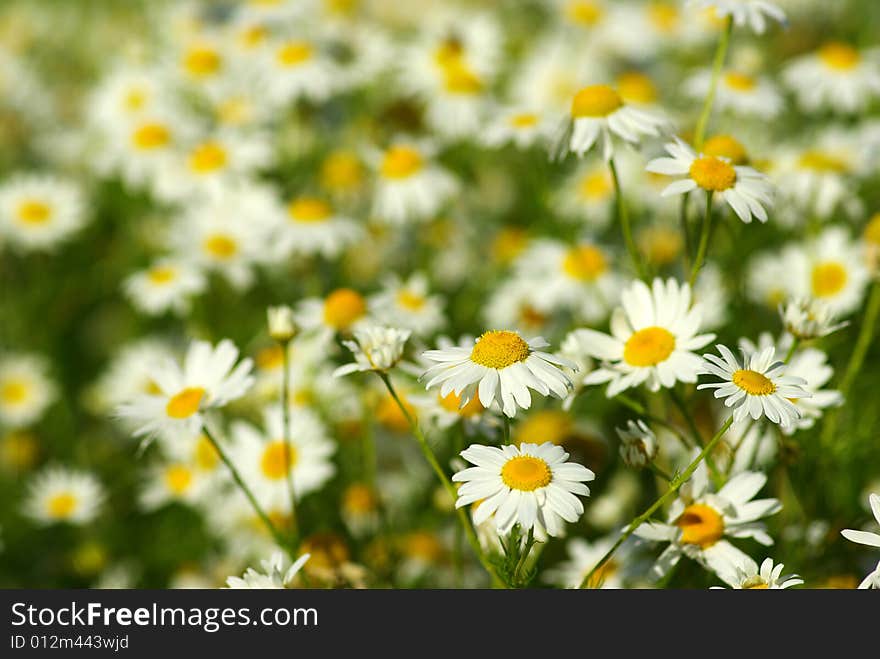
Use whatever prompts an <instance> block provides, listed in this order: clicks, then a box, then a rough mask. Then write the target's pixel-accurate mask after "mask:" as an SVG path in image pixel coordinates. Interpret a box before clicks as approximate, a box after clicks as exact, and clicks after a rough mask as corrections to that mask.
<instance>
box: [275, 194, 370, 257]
mask: <svg viewBox="0 0 880 659" xmlns="http://www.w3.org/2000/svg"><path fill="white" fill-rule="evenodd" d="M285 220H286V221H284V222H282V223H281V226H280V227H279V228H278V234H279V236H278V249H279V250H280V252H281V253H282V254H285V255H289V254H302V255H311V254H320V255H322V256H324V257H326V258H335V257H336V256H338V255H339V254H340V253H341V252H342V251H343V250H345V249H346V248H348V247H350V246H352V245H355V244H357V243H358V242H360V241H362V240H363V239H364V230H363V228H362V227H361V225H359V224H358V223H357V222H355V221H354V220H352V219H351V218H349V217H347V216H346V215H345V214H344V213H341V212H339V211H338V210H336V209H335V208H334V207H333V205H331V204H330V203H329V202H328V201H326V200H324V199H322V198H320V197H314V196H308V195H301V196H299V197H297V198H295V199H293V200H292V201H290V202H289V203H288V204H287V214H286V218H285Z"/></svg>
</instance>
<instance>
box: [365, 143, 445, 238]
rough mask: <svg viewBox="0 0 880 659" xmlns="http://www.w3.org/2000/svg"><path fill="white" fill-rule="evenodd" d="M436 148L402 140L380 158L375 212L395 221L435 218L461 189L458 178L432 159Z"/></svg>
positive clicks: (377, 162) (377, 168) (377, 161)
mask: <svg viewBox="0 0 880 659" xmlns="http://www.w3.org/2000/svg"><path fill="white" fill-rule="evenodd" d="M432 155H433V150H432V149H430V148H429V147H426V146H424V145H418V144H415V143H413V142H404V141H398V142H395V143H394V144H392V145H391V146H390V147H388V149H386V150H385V151H384V152H383V153H382V154H380V155H379V156H378V158H376V170H377V172H376V173H377V181H376V190H375V195H374V198H373V215H374V216H376V217H377V218H379V219H381V220H383V221H386V222H389V223H391V224H404V223H407V222H412V221H416V220H426V219H431V216H432V215H434V214H435V213H437V212H438V211H439V210H440V208H441V207H442V206H443V205H444V204H445V203H446V202H447V201H448V200H449V199H450V198H451V197H452V196H453V195H454V194H455V192H456V190H457V189H458V184H457V182H456V180H455V179H454V178H453V177H452V175H451V174H449V172H447V171H446V170H445V169H443V168H442V167H440V166H438V165H436V164H434V163H433V162H432V160H431V158H432Z"/></svg>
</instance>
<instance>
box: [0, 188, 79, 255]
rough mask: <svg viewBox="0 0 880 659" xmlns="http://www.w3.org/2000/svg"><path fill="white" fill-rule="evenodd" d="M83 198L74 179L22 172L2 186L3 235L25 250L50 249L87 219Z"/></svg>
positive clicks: (0, 227)
mask: <svg viewBox="0 0 880 659" xmlns="http://www.w3.org/2000/svg"><path fill="white" fill-rule="evenodd" d="M83 211H84V209H83V199H82V195H81V193H80V191H79V189H78V188H77V187H76V186H75V185H74V184H73V183H71V182H69V181H65V180H62V179H59V178H56V177H54V176H48V175H42V174H19V175H16V176H13V177H11V178H10V179H8V180H7V181H6V182H5V183H4V184H3V185H2V186H0V236H5V237H6V238H7V239H8V240H9V242H10V244H12V245H14V246H16V247H20V248H21V249H23V250H49V249H51V248H53V247H54V246H55V245H56V244H57V243H59V242H61V241H63V240H65V239H66V238H68V237H69V236H70V235H71V234H72V233H74V232H75V231H77V230H78V229H79V228H80V227H81V226H82V225H83V223H84V221H85V216H84V212H83Z"/></svg>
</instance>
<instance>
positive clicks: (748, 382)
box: [697, 344, 812, 428]
mask: <svg viewBox="0 0 880 659" xmlns="http://www.w3.org/2000/svg"><path fill="white" fill-rule="evenodd" d="M716 347H717V348H718V352H720V353H721V357H723V359H722V358H719V357H717V356H716V355H711V354H707V355H703V357H704V358H705V361H704V362H703V366H702V368H701V369H700V371H699V372H700V373H705V374H707V375H714V376H716V377H719V378H721V379H722V382H712V383H703V384H700V385H697V389H715V390H716V391H715V398H723V399H724V405H725V406H726V407H733V408H734V409H733V419H734V421H735V422H739V421H742V420H743V419H745V418H746V417H747V416H751V417H752V419H754V420H755V421H757V420H758V419H760V418H761V417H762V416H766V417H767V418H768V419H769V420H770V421H772V422H773V423H776V424H779V425H780V426H781V427H782V428H785V427H787V426H789V425H791V424H792V423H793V422H795V421H796V420H797V419H799V418H800V417H801V412H800V410H799V409H798V408H797V407H796V406H795V405H794V403H792V402H791V399H792V398H809V397H810V396H811V395H812V394H810V392H808V391H807V390H806V389H804V388H803V385H805V384H806V380H804V379H803V378H799V377H794V376H790V375H783V373H784V372H785V370H786V366H785V364H784V363H783V362H781V361H774V357H775V355H776V349H775V348H774V347H773V346H768V347H767V348H764V349H763V350H760V351H755V352H746V351H743V352H742V357H743V359H742V362H740V361H739V360H738V359H737V358H736V357H735V356H734V354H733V353H732V352H731V351H730V349H729V348H727V347H726V346H723V345H720V344H719V345H717V346H716Z"/></svg>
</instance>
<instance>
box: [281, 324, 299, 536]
mask: <svg viewBox="0 0 880 659" xmlns="http://www.w3.org/2000/svg"><path fill="white" fill-rule="evenodd" d="M287 348H288V344H287V342H286V341H283V342H281V354H282V358H281V368H282V369H283V371H282V373H281V425H282V432H283V434H284V468H285V475H286V477H287V478H286V480H287V496H288V498H289V499H290V535H291V538H292V543H293V547H294V550H295V549H296V547H297V546H298V545H299V513H298V512H297V507H296V490H294V488H293V473H292V472H293V470H292V467H293V446H292V445H291V441H290V373H289V370H290V351H289V350H288V349H287Z"/></svg>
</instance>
